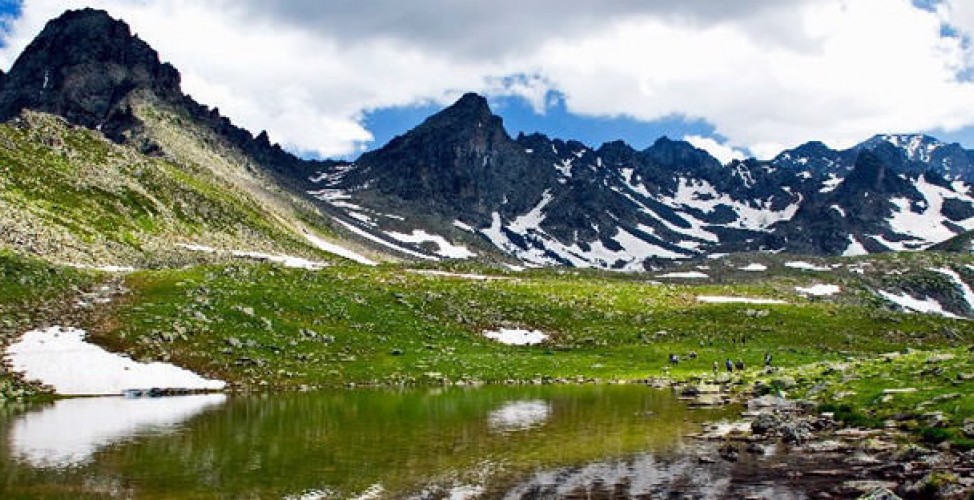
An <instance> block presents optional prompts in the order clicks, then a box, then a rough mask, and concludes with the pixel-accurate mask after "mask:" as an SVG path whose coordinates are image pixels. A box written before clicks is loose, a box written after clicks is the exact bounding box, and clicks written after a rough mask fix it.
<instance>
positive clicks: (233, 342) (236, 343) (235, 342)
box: [226, 337, 243, 349]
mask: <svg viewBox="0 0 974 500" xmlns="http://www.w3.org/2000/svg"><path fill="white" fill-rule="evenodd" d="M226 342H227V345H228V346H230V347H232V348H234V349H240V348H241V347H243V342H241V341H240V339H238V338H237V337H230V338H228V339H227V340H226Z"/></svg>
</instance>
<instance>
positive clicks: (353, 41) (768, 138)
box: [0, 0, 974, 157]
mask: <svg viewBox="0 0 974 500" xmlns="http://www.w3.org/2000/svg"><path fill="white" fill-rule="evenodd" d="M969 4H970V2H967V1H966V0H943V1H942V2H941V3H939V4H938V5H937V6H936V8H934V9H932V10H931V9H920V8H917V7H915V6H914V5H913V3H912V2H911V1H910V0H815V1H812V0H794V1H790V2H781V1H780V0H742V1H737V2H713V1H710V0H689V1H683V2H672V1H668V0H667V1H664V0H606V1H603V2H589V1H586V0H537V1H532V2H524V1H522V0H517V1H515V0H497V1H494V2H455V1H450V0H415V1H410V2H384V1H382V2H380V1H378V0H356V1H353V0H335V1H331V2H319V1H313V0H296V1H289V2H265V1H258V0H238V1H229V0H193V1H191V0H129V1H119V0H27V1H26V3H25V4H24V6H23V15H22V17H21V18H20V19H17V20H16V21H14V22H13V23H11V24H10V25H9V31H8V32H7V33H6V35H5V37H4V42H5V47H4V48H3V49H2V50H0V64H4V65H5V66H9V65H10V64H11V63H12V62H13V58H14V57H16V54H18V53H19V52H20V50H22V48H23V47H24V46H25V45H26V44H27V43H28V42H29V41H30V39H31V38H32V37H33V36H34V35H35V34H36V33H37V32H38V31H39V30H40V29H41V27H42V26H43V23H44V22H45V21H46V20H47V19H49V18H51V17H54V16H56V15H58V14H59V13H60V12H61V11H62V10H64V9H65V8H69V7H80V6H84V5H89V6H94V7H99V8H104V9H106V10H108V11H109V12H110V13H111V14H112V15H114V16H116V17H119V18H122V19H125V20H126V21H127V22H129V23H130V24H131V25H132V26H133V29H134V30H135V31H136V32H137V33H138V34H139V35H140V36H141V37H142V38H144V39H145V40H147V41H148V42H149V43H150V44H152V45H153V46H154V47H155V48H156V49H157V50H159V52H160V54H161V56H162V57H163V59H165V60H168V61H170V62H172V63H173V64H174V65H175V66H176V67H178V68H179V69H180V71H181V72H182V73H183V76H184V90H186V91H187V92H188V93H190V94H191V95H193V96H194V97H195V98H197V100H199V101H201V102H203V103H205V104H209V105H215V106H219V107H220V109H221V111H222V112H223V113H224V114H226V115H228V116H230V117H231V118H232V119H233V120H234V121H235V122H237V123H239V124H241V125H243V126H245V127H247V128H249V129H251V130H253V131H259V130H262V129H266V130H268V132H269V133H270V135H271V138H272V140H276V141H280V142H281V143H282V144H284V145H285V146H286V147H288V148H290V149H292V150H295V151H299V152H311V153H317V154H320V155H325V156H327V155H341V154H349V153H351V152H353V151H356V150H357V149H358V148H360V147H361V145H362V143H363V142H367V141H369V140H370V139H371V134H370V133H369V131H368V130H366V129H365V128H364V127H363V126H362V118H363V116H364V114H365V113H367V112H368V111H370V110H374V109H379V108H384V107H392V106H406V105H416V104H429V103H436V104H447V103H449V102H450V101H451V100H453V99H455V98H456V97H458V96H459V95H460V94H461V93H462V92H464V91H468V90H472V91H480V92H484V93H487V94H490V95H494V96H498V95H508V96H510V95H515V96H521V97H524V98H525V99H527V100H528V101H529V102H530V103H531V104H532V106H533V107H534V108H535V109H536V110H537V111H538V112H543V111H544V109H545V105H546V104H545V96H546V95H547V94H548V92H549V91H551V90H555V91H558V92H559V93H560V94H561V95H564V97H565V105H566V107H567V109H568V111H569V112H572V113H576V114H580V115H586V116H597V117H611V116H626V117H631V118H635V119H638V120H645V121H651V120H655V119H659V118H662V117H668V116H673V115H677V116H685V117H688V118H690V119H703V120H706V121H707V122H709V123H711V124H713V125H714V127H715V128H716V131H717V133H719V134H720V135H721V136H723V137H726V138H727V143H726V144H720V143H717V142H716V141H714V145H717V146H722V147H728V148H737V149H741V148H746V149H748V150H749V151H751V152H752V153H754V154H757V155H759V156H765V157H766V156H772V155H774V154H776V153H777V152H779V151H780V150H781V149H782V148H784V147H790V146H794V145H796V144H798V143H801V142H804V141H807V140H811V139H819V140H823V141H825V142H827V143H829V144H830V145H833V146H835V147H843V146H849V145H851V144H853V143H855V142H856V141H859V140H861V139H863V138H865V137H868V136H870V135H872V134H873V133H877V132H887V131H889V132H910V131H919V130H931V129H945V130H948V131H950V130H955V129H958V128H961V127H965V126H969V125H972V124H974V83H971V82H969V81H966V79H965V78H959V77H958V75H965V74H970V70H971V65H972V63H974V57H972V51H971V49H970V44H968V43H967V40H968V39H969V37H970V36H971V35H972V34H974V7H971V6H970V5H969ZM943 25H950V26H951V27H953V28H954V29H955V30H956V31H958V32H959V33H960V34H961V35H963V36H959V37H944V36H942V28H943ZM176 34H178V36H176ZM965 37H966V38H965ZM700 139H702V138H700ZM698 142H700V140H698ZM701 143H702V142H701ZM707 144H708V146H709V145H710V144H709V143H707Z"/></svg>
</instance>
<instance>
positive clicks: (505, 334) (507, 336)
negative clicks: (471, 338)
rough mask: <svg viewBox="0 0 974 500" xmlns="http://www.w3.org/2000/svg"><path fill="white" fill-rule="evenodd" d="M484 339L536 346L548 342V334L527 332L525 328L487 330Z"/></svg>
mask: <svg viewBox="0 0 974 500" xmlns="http://www.w3.org/2000/svg"><path fill="white" fill-rule="evenodd" d="M484 337H487V338H489V339H491V340H496V341H498V342H500V343H502V344H507V345H535V344H540V343H542V342H544V341H545V340H548V334H546V333H544V332H542V331H541V330H525V329H523V328H498V329H496V330H486V331H485V332H484Z"/></svg>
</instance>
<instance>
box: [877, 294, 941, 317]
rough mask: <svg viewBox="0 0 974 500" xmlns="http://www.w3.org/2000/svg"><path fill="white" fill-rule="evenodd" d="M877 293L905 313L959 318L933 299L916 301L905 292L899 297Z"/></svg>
mask: <svg viewBox="0 0 974 500" xmlns="http://www.w3.org/2000/svg"><path fill="white" fill-rule="evenodd" d="M877 293H878V294H879V295H880V296H881V297H882V298H884V299H886V300H888V301H890V302H892V303H894V304H896V305H898V306H900V307H902V308H903V309H905V310H907V311H913V312H918V313H924V314H939V315H941V316H945V317H947V318H956V319H960V316H957V315H956V314H953V313H951V312H948V311H945V310H944V306H943V305H941V304H940V302H937V301H936V300H935V299H933V298H931V297H926V298H923V299H918V298H916V297H913V296H911V295H910V294H908V293H905V292H904V293H902V294H900V295H897V294H894V293H891V292H886V291H883V290H879V291H877Z"/></svg>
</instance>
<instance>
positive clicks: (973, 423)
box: [961, 418, 974, 438]
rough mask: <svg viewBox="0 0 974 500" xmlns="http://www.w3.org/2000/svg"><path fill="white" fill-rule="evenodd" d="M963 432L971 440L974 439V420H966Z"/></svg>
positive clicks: (962, 428)
mask: <svg viewBox="0 0 974 500" xmlns="http://www.w3.org/2000/svg"><path fill="white" fill-rule="evenodd" d="M961 432H963V433H964V435H965V436H967V437H969V438H974V418H965V419H964V426H963V427H961Z"/></svg>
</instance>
